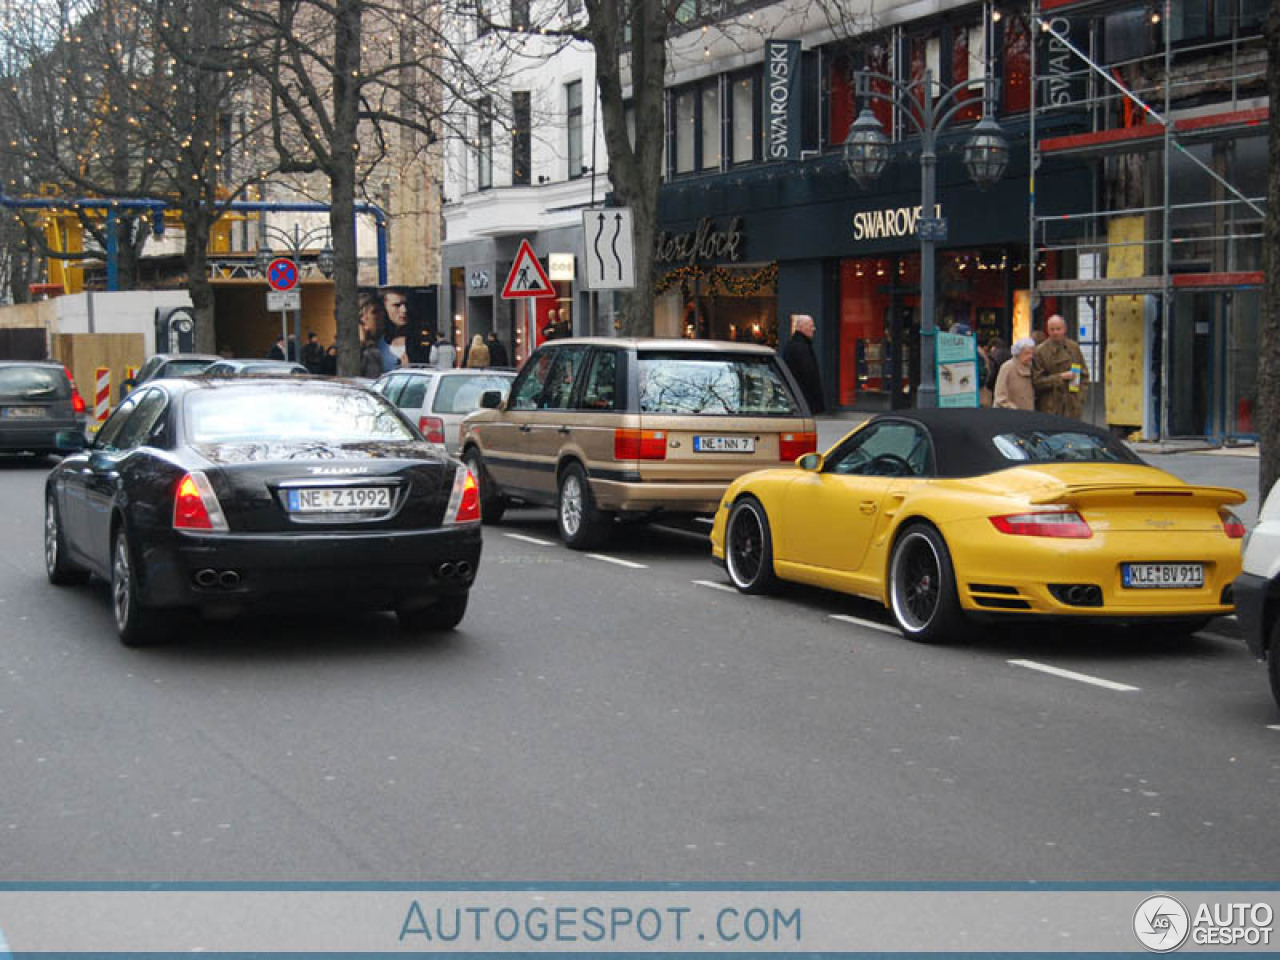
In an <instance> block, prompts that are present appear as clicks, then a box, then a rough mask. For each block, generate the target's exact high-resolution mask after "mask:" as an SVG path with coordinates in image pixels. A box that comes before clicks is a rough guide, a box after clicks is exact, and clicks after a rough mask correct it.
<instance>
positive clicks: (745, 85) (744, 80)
mask: <svg viewBox="0 0 1280 960" xmlns="http://www.w3.org/2000/svg"><path fill="white" fill-rule="evenodd" d="M759 87H760V76H759V74H756V73H749V74H739V75H738V76H736V77H734V78H733V80H732V81H731V87H730V89H731V91H732V92H731V94H730V100H731V109H732V113H731V114H730V123H731V124H732V127H733V132H732V142H733V153H732V161H733V162H734V163H751V162H752V161H753V160H758V159H759V157H758V156H757V154H756V145H757V144H758V142H759V137H758V136H757V134H756V130H757V123H758V122H759V114H760V108H759V107H758V106H757V99H756V95H757V91H758V90H759Z"/></svg>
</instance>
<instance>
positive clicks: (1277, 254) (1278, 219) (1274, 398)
mask: <svg viewBox="0 0 1280 960" xmlns="http://www.w3.org/2000/svg"><path fill="white" fill-rule="evenodd" d="M1266 34H1267V95H1268V99H1269V100H1270V102H1271V117H1270V120H1269V121H1268V129H1267V147H1268V151H1269V154H1270V156H1272V157H1277V156H1280V116H1278V115H1277V112H1276V106H1277V104H1280V3H1276V2H1273V3H1272V4H1271V13H1270V15H1269V16H1268V17H1267V29H1266ZM1263 258H1264V259H1263V262H1264V263H1265V264H1266V270H1267V277H1266V295H1265V305H1264V307H1263V311H1262V330H1261V334H1262V337H1261V345H1260V347H1259V352H1260V355H1259V357H1258V398H1257V410H1256V416H1257V423H1258V452H1259V454H1260V456H1259V457H1258V495H1259V496H1260V497H1264V498H1265V497H1266V495H1267V494H1268V493H1269V492H1270V490H1271V487H1272V485H1273V484H1274V483H1275V482H1276V479H1277V477H1280V163H1275V162H1273V163H1271V164H1270V165H1269V166H1268V167H1267V214H1266V218H1265V219H1264V221H1263Z"/></svg>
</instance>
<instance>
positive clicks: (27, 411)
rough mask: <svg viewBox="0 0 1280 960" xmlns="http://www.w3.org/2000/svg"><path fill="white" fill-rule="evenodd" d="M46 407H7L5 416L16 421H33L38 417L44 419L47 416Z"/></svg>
mask: <svg viewBox="0 0 1280 960" xmlns="http://www.w3.org/2000/svg"><path fill="white" fill-rule="evenodd" d="M46 412H47V411H46V410H45V408H44V407H5V408H4V415H5V416H6V417H12V418H13V419H15V420H19V419H23V420H31V419H35V418H36V417H43V416H44V415H45V414H46Z"/></svg>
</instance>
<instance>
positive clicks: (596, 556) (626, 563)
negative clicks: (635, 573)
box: [587, 553, 649, 570]
mask: <svg viewBox="0 0 1280 960" xmlns="http://www.w3.org/2000/svg"><path fill="white" fill-rule="evenodd" d="M587 556H588V557H590V558H591V559H592V560H603V561H604V562H605V563H616V564H617V565H618V566H620V567H630V568H631V569H632V570H648V569H649V565H648V564H647V563H632V562H631V561H630V560H623V559H621V558H619V557H606V556H605V555H604V554H603V553H588V554H587Z"/></svg>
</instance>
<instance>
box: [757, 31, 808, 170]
mask: <svg viewBox="0 0 1280 960" xmlns="http://www.w3.org/2000/svg"><path fill="white" fill-rule="evenodd" d="M800 105H801V94H800V41H799V40H770V41H769V42H768V43H766V44H765V47H764V158H765V159H766V160H799V159H800Z"/></svg>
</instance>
